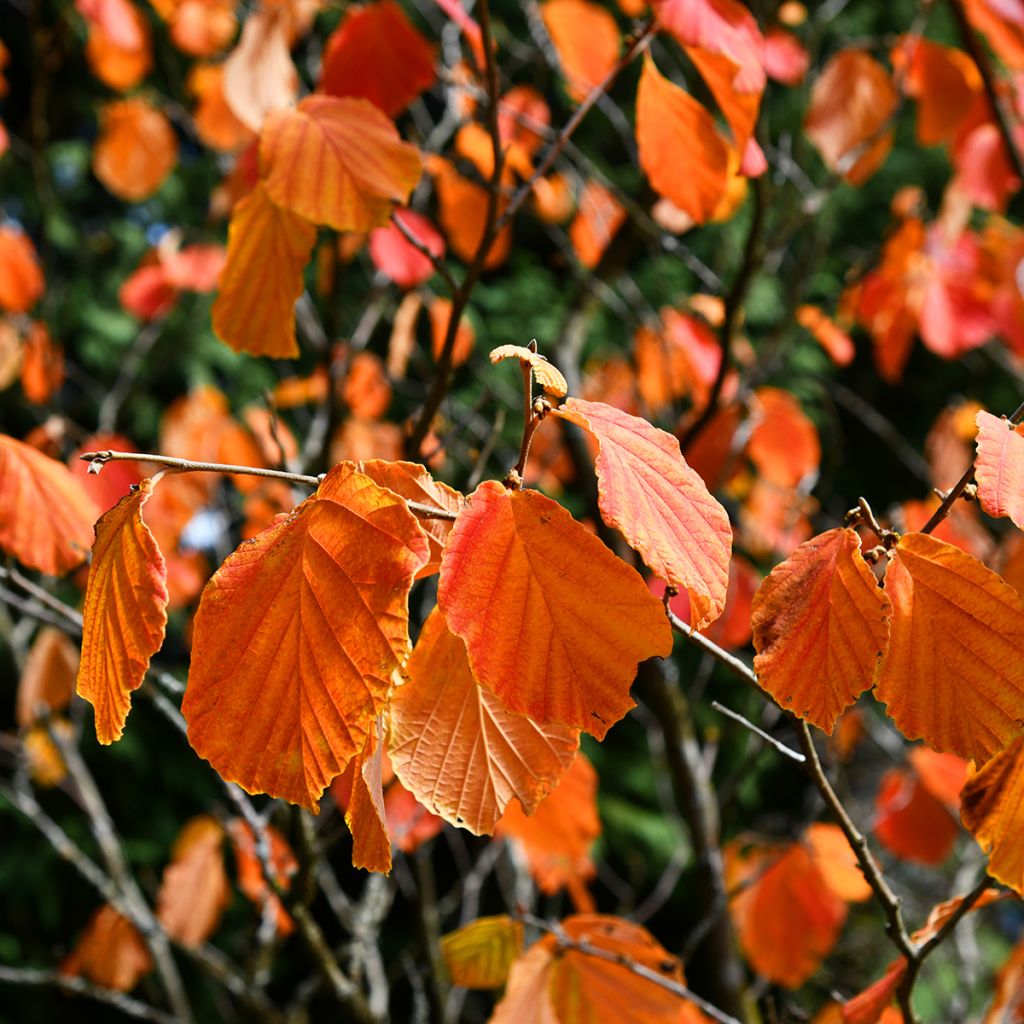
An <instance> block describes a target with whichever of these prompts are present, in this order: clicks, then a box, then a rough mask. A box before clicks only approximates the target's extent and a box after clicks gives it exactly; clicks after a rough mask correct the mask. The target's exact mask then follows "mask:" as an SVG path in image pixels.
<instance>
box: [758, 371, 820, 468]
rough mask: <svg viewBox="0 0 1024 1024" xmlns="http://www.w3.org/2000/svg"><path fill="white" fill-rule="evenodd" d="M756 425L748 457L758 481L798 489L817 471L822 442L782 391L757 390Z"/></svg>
mask: <svg viewBox="0 0 1024 1024" xmlns="http://www.w3.org/2000/svg"><path fill="white" fill-rule="evenodd" d="M756 394H757V412H758V417H757V421H756V422H755V424H754V428H753V430H751V432H750V441H749V442H748V444H747V455H748V456H749V457H750V461H751V462H753V463H754V465H755V466H756V467H757V471H758V473H759V474H760V475H761V477H762V478H763V479H765V480H767V481H768V482H769V483H773V484H777V485H778V486H779V487H797V486H798V485H799V484H800V483H801V482H802V481H803V480H804V478H805V477H807V476H808V475H810V474H811V473H816V472H817V471H818V466H819V464H820V463H821V442H820V441H819V440H818V431H817V429H816V428H815V426H814V424H813V423H812V422H811V420H810V419H809V418H808V417H807V415H806V414H805V413H804V411H803V409H801V408H800V403H799V402H798V401H797V399H796V398H794V397H793V395H791V394H790V393H789V392H788V391H784V390H783V389H782V388H759V389H758V391H757V392H756Z"/></svg>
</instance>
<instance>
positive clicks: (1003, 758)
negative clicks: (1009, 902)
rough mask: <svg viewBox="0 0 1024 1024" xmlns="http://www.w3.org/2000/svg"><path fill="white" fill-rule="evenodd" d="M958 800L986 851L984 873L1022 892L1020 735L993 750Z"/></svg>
mask: <svg viewBox="0 0 1024 1024" xmlns="http://www.w3.org/2000/svg"><path fill="white" fill-rule="evenodd" d="M960 800H961V809H960V820H961V821H962V822H963V824H964V828H966V829H967V831H968V832H970V833H971V835H972V836H974V838H975V839H976V840H977V842H978V845H979V846H980V847H981V848H982V849H983V850H984V851H985V852H986V853H987V854H988V855H989V861H988V873H989V874H990V875H991V876H992V877H993V878H996V879H998V880H999V881H1000V882H1002V883H1003V884H1004V885H1008V886H1010V888H1011V889H1013V890H1015V891H1016V892H1018V893H1020V894H1021V895H1022V896H1024V818H1022V817H1021V807H1022V806H1024V739H1021V738H1018V739H1016V740H1014V741H1013V743H1011V744H1010V746H1009V747H1007V748H1006V750H1003V751H1001V752H1000V753H998V754H996V756H995V757H994V758H992V760H991V761H989V762H988V764H986V765H985V766H984V767H983V768H982V769H981V771H980V772H978V773H977V774H976V775H974V776H973V777H972V778H971V779H970V780H969V781H968V783H967V785H966V786H964V789H963V792H962V793H961V794H960Z"/></svg>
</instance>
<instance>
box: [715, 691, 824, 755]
mask: <svg viewBox="0 0 1024 1024" xmlns="http://www.w3.org/2000/svg"><path fill="white" fill-rule="evenodd" d="M711 706H712V707H713V708H714V709H715V710H716V711H717V712H718V713H719V714H722V715H725V716H726V718H731V719H732V720H733V721H734V722H737V723H738V724H739V725H742V726H743V728H744V729H747V730H748V731H749V732H752V733H753V734H754V735H755V736H758V737H759V738H760V739H762V740H764V741H765V743H768V744H770V745H771V746H772V747H774V748H775V749H776V750H777V751H778V752H779V753H780V754H782V756H783V757H788V758H789V759H790V760H791V761H796V763H797V764H804V763H805V762H806V761H807V758H806V757H804V755H803V754H798V753H797V752H796V751H795V750H793V748H792V747H787V746H786V744H785V743H783V742H782V740H777V739H776V738H775V737H774V736H771V735H769V734H768V733H766V732H765V731H764V729H762V728H760V726H757V725H754V723H753V722H752V721H750V719H749V718H745V717H744V716H743V715H741V714H740V713H739V712H738V711H733V710H732V708H727V707H726V706H725V705H724V704H719V703H718V701H717V700H713V701H712V702H711Z"/></svg>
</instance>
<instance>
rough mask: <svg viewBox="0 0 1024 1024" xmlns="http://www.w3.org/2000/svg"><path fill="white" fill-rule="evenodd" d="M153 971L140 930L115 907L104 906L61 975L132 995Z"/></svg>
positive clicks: (89, 924) (72, 952)
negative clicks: (140, 980) (145, 976)
mask: <svg viewBox="0 0 1024 1024" xmlns="http://www.w3.org/2000/svg"><path fill="white" fill-rule="evenodd" d="M152 969H153V959H152V957H151V956H150V955H149V950H148V949H147V948H146V943H145V942H144V940H143V938H142V936H141V935H140V934H139V930H138V929H137V928H136V927H135V925H134V924H132V923H131V921H129V920H128V919H127V918H126V917H122V916H121V914H119V913H118V912H117V911H116V910H115V909H114V908H113V907H112V906H110V905H109V904H107V905H106V906H103V907H100V909H99V910H97V911H96V913H95V914H93V916H92V917H91V918H90V919H89V923H88V924H87V925H86V926H85V931H84V932H82V934H81V935H80V936H79V939H78V942H77V943H76V944H75V948H74V949H73V950H72V951H71V953H70V954H69V955H68V956H67V957H65V958H64V961H63V962H62V963H61V965H60V973H61V974H64V975H67V976H69V977H73V978H75V977H78V978H80V977H86V978H88V979H89V980H90V981H92V982H94V983H95V984H97V985H102V986H103V988H112V989H116V990H118V991H121V992H128V991H130V990H131V989H133V988H135V986H136V984H138V982H139V979H140V978H142V977H143V976H144V975H146V974H148V973H149V972H150V971H151V970H152Z"/></svg>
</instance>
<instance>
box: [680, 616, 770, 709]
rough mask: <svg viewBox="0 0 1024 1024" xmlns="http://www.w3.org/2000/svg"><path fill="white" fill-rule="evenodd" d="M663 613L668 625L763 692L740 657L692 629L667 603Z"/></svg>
mask: <svg viewBox="0 0 1024 1024" xmlns="http://www.w3.org/2000/svg"><path fill="white" fill-rule="evenodd" d="M665 614H666V615H667V616H668V621H669V625H670V626H671V627H672V628H673V629H674V630H675V631H676V632H677V633H681V634H682V635H683V636H685V637H686V638H687V639H688V640H692V641H693V643H694V644H695V645H696V646H697V647H699V648H700V649H701V650H702V651H704V652H706V653H707V654H710V655H711V657H713V658H715V659H716V660H717V661H720V662H721V663H722V664H723V665H726V666H727V667H728V668H730V669H731V670H732V672H733V673H734V674H735V675H736V676H738V677H739V678H740V679H742V680H744V681H745V682H747V683H750V684H751V685H752V686H756V687H757V689H758V692H760V693H762V694H764V691H763V690H762V689H761V684H760V683H759V682H758V681H757V676H756V675H755V674H754V670H753V669H752V668H750V667H749V666H747V665H746V664H744V663H743V662H742V661H740V659H739V658H737V657H736V656H735V655H734V654H730V653H729V652H728V651H727V650H724V649H723V648H721V647H719V646H718V644H716V643H715V642H714V640H709V639H708V638H707V637H706V636H704V635H703V634H702V633H698V632H697V631H696V630H695V629H692V628H691V627H690V626H688V625H687V624H686V623H685V622H683V620H682V619H681V618H679V616H678V615H676V613H675V612H673V611H672V609H671V608H669V607H668V606H667V605H666V608H665Z"/></svg>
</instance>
